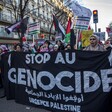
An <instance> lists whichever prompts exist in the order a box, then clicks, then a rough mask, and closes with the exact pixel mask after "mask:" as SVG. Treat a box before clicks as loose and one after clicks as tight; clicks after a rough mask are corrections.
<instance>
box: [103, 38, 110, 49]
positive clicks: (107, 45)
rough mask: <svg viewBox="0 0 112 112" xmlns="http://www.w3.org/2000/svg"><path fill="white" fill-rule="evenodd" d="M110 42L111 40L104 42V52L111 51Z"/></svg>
mask: <svg viewBox="0 0 112 112" xmlns="http://www.w3.org/2000/svg"><path fill="white" fill-rule="evenodd" d="M111 41H112V39H110V38H109V39H107V40H106V41H105V43H104V47H105V49H106V50H110V49H112V43H111Z"/></svg>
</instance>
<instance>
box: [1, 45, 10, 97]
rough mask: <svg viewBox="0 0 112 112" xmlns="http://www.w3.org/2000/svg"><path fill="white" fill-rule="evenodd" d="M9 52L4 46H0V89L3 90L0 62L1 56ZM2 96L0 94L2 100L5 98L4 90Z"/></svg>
mask: <svg viewBox="0 0 112 112" xmlns="http://www.w3.org/2000/svg"><path fill="white" fill-rule="evenodd" d="M8 51H9V50H8V48H7V47H6V46H5V45H1V46H0V89H1V88H2V89H3V79H4V76H3V61H2V55H3V54H4V53H7V52H8ZM2 91H3V92H2V94H0V98H3V97H5V91H4V89H3V90H2Z"/></svg>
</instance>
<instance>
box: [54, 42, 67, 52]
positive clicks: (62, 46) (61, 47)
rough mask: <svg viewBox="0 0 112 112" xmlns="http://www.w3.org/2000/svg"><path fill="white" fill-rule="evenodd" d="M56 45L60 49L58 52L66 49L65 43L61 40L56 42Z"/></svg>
mask: <svg viewBox="0 0 112 112" xmlns="http://www.w3.org/2000/svg"><path fill="white" fill-rule="evenodd" d="M56 44H57V45H58V46H59V47H58V50H59V51H60V50H64V49H65V48H64V45H63V43H62V41H61V40H58V41H56Z"/></svg>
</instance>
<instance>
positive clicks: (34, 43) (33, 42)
mask: <svg viewBox="0 0 112 112" xmlns="http://www.w3.org/2000/svg"><path fill="white" fill-rule="evenodd" d="M34 44H35V38H34V35H33V45H34Z"/></svg>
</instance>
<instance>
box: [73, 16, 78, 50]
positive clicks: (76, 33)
mask: <svg viewBox="0 0 112 112" xmlns="http://www.w3.org/2000/svg"><path fill="white" fill-rule="evenodd" d="M77 18H78V17H77V16H76V18H75V23H74V24H75V25H76V23H77ZM75 46H76V49H77V47H78V29H77V30H76V45H75Z"/></svg>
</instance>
